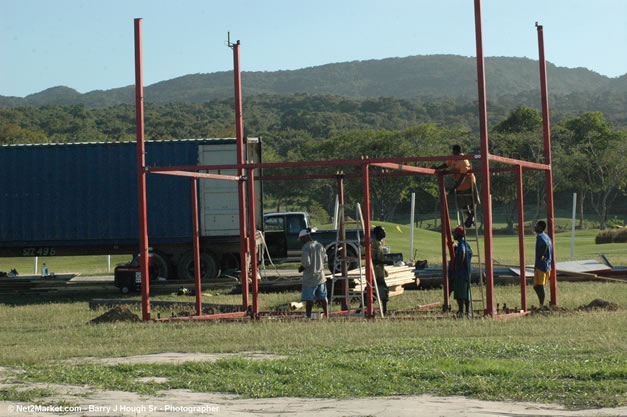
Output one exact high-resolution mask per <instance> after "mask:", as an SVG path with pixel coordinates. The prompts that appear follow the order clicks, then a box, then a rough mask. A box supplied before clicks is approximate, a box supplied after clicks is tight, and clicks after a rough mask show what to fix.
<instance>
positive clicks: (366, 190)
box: [361, 165, 374, 319]
mask: <svg viewBox="0 0 627 417" xmlns="http://www.w3.org/2000/svg"><path fill="white" fill-rule="evenodd" d="M368 168H369V166H368V165H363V166H362V168H361V175H362V180H361V181H362V183H361V186H362V190H363V198H364V210H363V212H362V214H363V216H364V249H365V257H366V282H367V283H368V291H367V293H366V304H367V309H366V317H367V318H369V319H371V318H374V304H373V303H372V286H373V285H374V284H373V280H374V279H373V277H372V274H373V272H374V271H373V270H372V246H371V242H370V176H369V172H368Z"/></svg>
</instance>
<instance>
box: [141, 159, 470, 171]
mask: <svg viewBox="0 0 627 417" xmlns="http://www.w3.org/2000/svg"><path fill="white" fill-rule="evenodd" d="M469 156H470V157H473V158H474V159H478V158H480V156H479V155H446V156H412V157H405V158H373V159H368V158H365V159H334V160H330V161H300V162H263V163H258V162H254V163H253V162H248V163H243V164H228V165H191V166H176V167H147V168H146V169H147V170H148V172H152V173H156V172H171V171H217V170H219V169H257V168H266V169H268V168H302V167H314V166H321V167H322V166H345V165H371V164H377V163H386V162H390V163H411V162H428V161H449V160H454V159H469Z"/></svg>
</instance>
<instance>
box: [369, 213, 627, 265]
mask: <svg viewBox="0 0 627 417" xmlns="http://www.w3.org/2000/svg"><path fill="white" fill-rule="evenodd" d="M373 225H376V226H378V225H381V226H384V227H385V230H386V233H387V237H386V241H385V242H386V245H388V246H390V248H391V250H392V252H402V253H403V259H412V256H409V255H410V254H409V238H410V226H409V225H397V224H394V223H384V222H377V221H375V222H373ZM598 232H599V231H598V230H596V229H586V230H581V231H580V230H577V231H576V232H575V259H579V260H584V259H595V260H598V261H600V258H599V254H600V253H604V254H605V255H606V256H607V257H608V259H609V260H610V261H611V262H612V263H613V264H614V265H627V243H608V244H603V245H597V244H595V243H594V239H595V236H596V235H597V233H598ZM555 240H556V242H555V253H556V255H557V258H556V260H557V261H558V262H561V261H568V260H570V232H564V233H557V237H556V239H555ZM479 242H480V245H481V246H480V247H481V254H482V256H483V237H482V236H479ZM474 248H475V246H473V249H474ZM414 250H415V251H417V252H416V259H427V260H428V261H429V264H432V265H435V264H439V265H441V264H442V237H441V234H440V233H439V232H434V231H430V230H426V229H417V228H416V229H414ZM534 250H535V236H534V235H526V236H525V259H526V262H527V264H531V263H533V257H534ZM493 258H494V264H495V265H499V264H502V265H510V264H511V265H518V264H519V259H518V235H494V236H493Z"/></svg>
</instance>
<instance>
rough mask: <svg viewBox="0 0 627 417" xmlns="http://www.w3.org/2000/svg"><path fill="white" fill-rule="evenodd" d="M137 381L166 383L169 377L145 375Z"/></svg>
mask: <svg viewBox="0 0 627 417" xmlns="http://www.w3.org/2000/svg"><path fill="white" fill-rule="evenodd" d="M135 382H139V383H142V384H165V383H166V382H168V378H166V377H164V376H143V377H141V378H137V379H136V380H135Z"/></svg>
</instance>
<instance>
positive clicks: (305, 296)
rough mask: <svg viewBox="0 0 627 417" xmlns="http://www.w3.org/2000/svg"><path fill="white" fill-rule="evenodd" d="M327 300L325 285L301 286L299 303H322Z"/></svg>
mask: <svg viewBox="0 0 627 417" xmlns="http://www.w3.org/2000/svg"><path fill="white" fill-rule="evenodd" d="M326 299H327V284H320V285H316V286H315V287H305V286H303V292H302V294H301V297H300V300H301V301H316V300H319V301H322V300H326Z"/></svg>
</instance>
